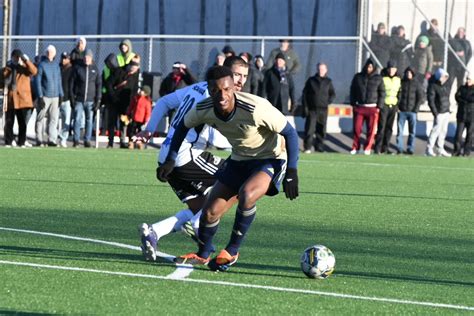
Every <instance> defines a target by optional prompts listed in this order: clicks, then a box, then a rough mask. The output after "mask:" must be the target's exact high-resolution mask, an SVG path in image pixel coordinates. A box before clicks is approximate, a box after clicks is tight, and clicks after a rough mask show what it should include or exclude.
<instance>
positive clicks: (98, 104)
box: [93, 101, 100, 112]
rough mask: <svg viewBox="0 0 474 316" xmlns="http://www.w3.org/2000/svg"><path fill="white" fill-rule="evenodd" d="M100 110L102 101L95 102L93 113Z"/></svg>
mask: <svg viewBox="0 0 474 316" xmlns="http://www.w3.org/2000/svg"><path fill="white" fill-rule="evenodd" d="M98 109H100V101H95V102H94V109H93V111H94V112H97V110H98Z"/></svg>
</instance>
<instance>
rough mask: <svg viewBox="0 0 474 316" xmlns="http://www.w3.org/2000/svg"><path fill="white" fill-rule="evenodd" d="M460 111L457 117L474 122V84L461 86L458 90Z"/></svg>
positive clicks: (462, 120)
mask: <svg viewBox="0 0 474 316" xmlns="http://www.w3.org/2000/svg"><path fill="white" fill-rule="evenodd" d="M456 101H457V102H458V113H457V114H456V119H457V120H458V121H460V122H471V123H472V122H474V86H470V87H469V86H468V85H467V84H465V85H463V86H460V87H459V89H458V91H457V92H456Z"/></svg>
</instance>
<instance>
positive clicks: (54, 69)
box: [35, 58, 64, 98]
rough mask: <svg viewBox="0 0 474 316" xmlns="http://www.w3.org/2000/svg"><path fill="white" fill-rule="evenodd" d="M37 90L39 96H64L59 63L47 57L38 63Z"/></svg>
mask: <svg viewBox="0 0 474 316" xmlns="http://www.w3.org/2000/svg"><path fill="white" fill-rule="evenodd" d="M35 84H36V91H37V92H38V97H40V98H41V97H48V98H56V97H62V96H63V95H64V93H63V86H62V82H61V69H60V68H59V64H58V63H57V62H56V61H55V60H53V61H49V59H47V58H43V60H42V61H41V62H40V64H39V65H38V74H37V75H36V82H35Z"/></svg>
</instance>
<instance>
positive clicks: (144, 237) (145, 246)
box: [138, 223, 158, 261]
mask: <svg viewBox="0 0 474 316" xmlns="http://www.w3.org/2000/svg"><path fill="white" fill-rule="evenodd" d="M138 230H139V231H140V237H141V241H142V245H141V248H142V254H143V257H144V258H145V260H147V261H155V260H156V247H157V244H158V238H157V236H156V233H155V231H154V230H153V228H151V227H150V226H148V224H146V223H143V224H141V225H140V227H139V228H138Z"/></svg>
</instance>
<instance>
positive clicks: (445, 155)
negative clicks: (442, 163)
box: [439, 149, 452, 157]
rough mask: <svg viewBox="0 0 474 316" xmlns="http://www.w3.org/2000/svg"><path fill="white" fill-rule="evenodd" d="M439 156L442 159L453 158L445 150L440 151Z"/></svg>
mask: <svg viewBox="0 0 474 316" xmlns="http://www.w3.org/2000/svg"><path fill="white" fill-rule="evenodd" d="M439 155H440V156H442V157H451V156H452V155H451V154H450V153H448V152H447V151H446V150H444V149H443V150H440V151H439Z"/></svg>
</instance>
